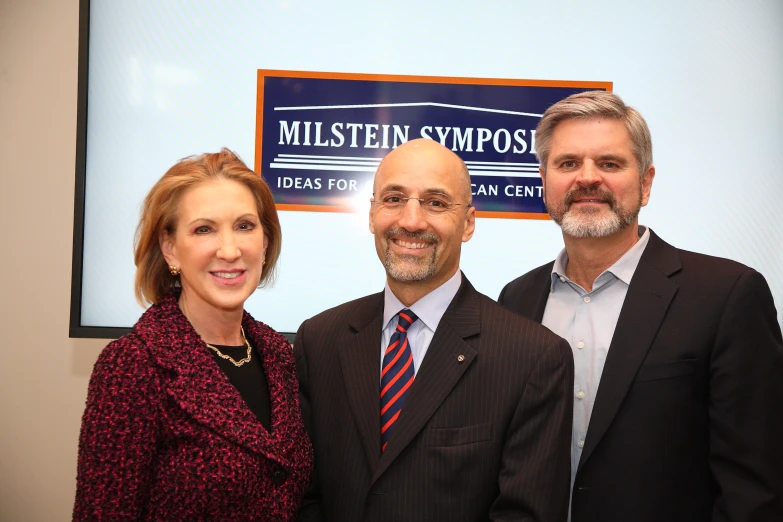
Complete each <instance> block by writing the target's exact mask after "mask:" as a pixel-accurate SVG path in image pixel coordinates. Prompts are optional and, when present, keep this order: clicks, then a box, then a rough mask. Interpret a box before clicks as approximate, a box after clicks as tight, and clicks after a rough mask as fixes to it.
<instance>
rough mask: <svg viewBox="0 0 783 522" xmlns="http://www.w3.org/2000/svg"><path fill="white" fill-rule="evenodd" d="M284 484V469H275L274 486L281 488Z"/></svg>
mask: <svg viewBox="0 0 783 522" xmlns="http://www.w3.org/2000/svg"><path fill="white" fill-rule="evenodd" d="M283 482H285V470H284V469H282V468H275V470H274V471H273V472H272V484H274V485H275V486H279V485H281V484H282V483H283Z"/></svg>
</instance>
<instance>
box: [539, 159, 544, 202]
mask: <svg viewBox="0 0 783 522" xmlns="http://www.w3.org/2000/svg"><path fill="white" fill-rule="evenodd" d="M538 175H539V176H541V199H543V200H544V204H546V172H545V171H544V168H543V167H538Z"/></svg>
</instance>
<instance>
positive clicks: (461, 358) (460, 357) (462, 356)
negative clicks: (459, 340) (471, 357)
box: [457, 354, 465, 362]
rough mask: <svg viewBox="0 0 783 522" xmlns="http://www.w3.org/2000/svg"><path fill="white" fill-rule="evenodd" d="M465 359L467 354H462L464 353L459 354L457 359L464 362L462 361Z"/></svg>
mask: <svg viewBox="0 0 783 522" xmlns="http://www.w3.org/2000/svg"><path fill="white" fill-rule="evenodd" d="M464 360H465V356H464V355H462V354H459V355H458V356H457V361H459V362H462V361H464Z"/></svg>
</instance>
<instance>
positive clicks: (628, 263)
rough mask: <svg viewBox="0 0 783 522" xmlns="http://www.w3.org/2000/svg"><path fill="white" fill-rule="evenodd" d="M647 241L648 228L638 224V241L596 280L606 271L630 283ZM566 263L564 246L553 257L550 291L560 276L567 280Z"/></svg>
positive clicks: (648, 235)
mask: <svg viewBox="0 0 783 522" xmlns="http://www.w3.org/2000/svg"><path fill="white" fill-rule="evenodd" d="M649 241H650V229H649V228H647V227H646V226H644V225H639V241H637V242H636V244H634V246H632V247H631V248H629V249H628V251H627V252H626V253H625V254H623V255H622V256H621V257H620V259H618V260H617V261H615V262H614V264H613V265H612V266H610V267H609V268H607V269H606V270H604V271H603V272H601V274H600V275H599V276H598V277H597V278H596V280H598V278H600V277H601V276H602V275H604V274H605V273H606V272H611V274H612V275H614V276H615V277H616V278H617V279H619V280H620V281H622V282H623V283H625V284H626V285H630V284H631V278H632V277H633V273H634V272H635V271H636V267H637V266H639V260H640V259H641V258H642V254H643V253H644V249H645V248H647V243H648V242H649ZM566 265H568V253H567V252H566V249H565V248H564V249H563V250H561V251H560V253H559V254H558V255H557V257H556V258H555V264H554V265H553V266H552V283H551V287H550V289H549V290H550V291H554V289H555V283H557V281H558V280H559V279H560V278H561V277H563V278H565V279H566V280H568V277H566V275H565V273H566V270H565V269H566Z"/></svg>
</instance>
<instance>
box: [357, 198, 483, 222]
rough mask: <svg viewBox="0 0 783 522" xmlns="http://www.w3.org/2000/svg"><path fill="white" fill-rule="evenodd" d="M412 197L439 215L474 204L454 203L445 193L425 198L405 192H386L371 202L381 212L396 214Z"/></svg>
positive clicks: (428, 212)
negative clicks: (415, 196) (408, 194)
mask: <svg viewBox="0 0 783 522" xmlns="http://www.w3.org/2000/svg"><path fill="white" fill-rule="evenodd" d="M411 199H414V200H416V201H418V202H419V204H420V205H421V209H422V210H423V211H424V212H426V213H427V214H429V215H430V216H439V215H441V214H443V213H444V212H449V211H450V210H454V209H456V208H457V207H465V208H466V209H467V208H470V207H472V206H473V205H471V204H470V203H454V202H452V201H449V200H448V199H447V198H446V196H444V195H443V194H425V195H424V197H423V198H411V197H408V196H406V195H405V194H404V193H403V192H385V193H383V194H381V196H380V197H379V198H378V199H376V198H375V197H373V198H372V199H371V200H370V202H371V203H372V204H373V205H375V207H376V208H377V209H378V210H379V211H380V212H381V213H383V214H386V215H387V216H396V215H397V214H399V213H400V212H402V209H403V208H405V205H407V204H408V200H411Z"/></svg>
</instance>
